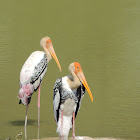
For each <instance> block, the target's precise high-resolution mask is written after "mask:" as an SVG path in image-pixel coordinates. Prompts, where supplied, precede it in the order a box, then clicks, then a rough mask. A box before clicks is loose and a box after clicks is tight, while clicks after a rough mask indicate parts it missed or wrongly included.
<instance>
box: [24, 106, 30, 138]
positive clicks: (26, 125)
mask: <svg viewBox="0 0 140 140" xmlns="http://www.w3.org/2000/svg"><path fill="white" fill-rule="evenodd" d="M28 107H29V104H28V105H27V106H26V116H25V140H26V139H27V131H26V126H27V113H28Z"/></svg>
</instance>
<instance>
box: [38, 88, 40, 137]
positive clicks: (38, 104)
mask: <svg viewBox="0 0 140 140" xmlns="http://www.w3.org/2000/svg"><path fill="white" fill-rule="evenodd" d="M37 107H38V134H37V138H38V139H39V126H40V86H39V89H38V103H37Z"/></svg>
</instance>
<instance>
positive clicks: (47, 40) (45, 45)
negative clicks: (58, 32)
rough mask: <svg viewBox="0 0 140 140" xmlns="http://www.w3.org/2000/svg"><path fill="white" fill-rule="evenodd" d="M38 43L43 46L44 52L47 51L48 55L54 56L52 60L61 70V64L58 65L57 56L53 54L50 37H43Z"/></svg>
mask: <svg viewBox="0 0 140 140" xmlns="http://www.w3.org/2000/svg"><path fill="white" fill-rule="evenodd" d="M40 45H41V46H42V47H43V48H44V50H45V51H46V52H48V53H49V55H50V56H52V57H53V58H54V60H55V61H56V63H57V65H58V67H59V69H60V71H61V66H60V63H59V61H58V58H57V56H56V54H55V51H54V48H53V45H52V41H51V39H50V38H49V37H48V36H46V37H43V38H42V39H41V41H40Z"/></svg>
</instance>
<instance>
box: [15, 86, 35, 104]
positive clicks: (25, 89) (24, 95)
mask: <svg viewBox="0 0 140 140" xmlns="http://www.w3.org/2000/svg"><path fill="white" fill-rule="evenodd" d="M33 92H34V87H33V85H32V84H30V83H29V84H24V85H21V88H20V90H19V94H18V98H19V99H20V100H21V102H22V103H23V104H24V105H28V104H29V101H28V99H29V98H30V97H31V96H32V93H33Z"/></svg>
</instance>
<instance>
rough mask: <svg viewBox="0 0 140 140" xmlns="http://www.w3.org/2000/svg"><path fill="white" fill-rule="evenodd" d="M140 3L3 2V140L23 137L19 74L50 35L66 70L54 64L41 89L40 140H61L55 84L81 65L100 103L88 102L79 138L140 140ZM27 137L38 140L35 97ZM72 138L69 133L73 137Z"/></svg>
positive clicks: (79, 0) (0, 106) (0, 130)
mask: <svg viewBox="0 0 140 140" xmlns="http://www.w3.org/2000/svg"><path fill="white" fill-rule="evenodd" d="M139 29H140V1H139V0H123V1H122V0H117V1H113V0H106V1H104V0H100V1H98V0H88V1H84V0H77V1H73V0H72V1H67V2H66V1H64V0H62V1H36V2H35V1H30V2H29V1H28V2H23V1H22V2H21V1H15V0H13V1H8V2H7V1H5V2H4V1H3V2H1V4H0V74H1V76H0V78H1V79H0V88H1V93H0V95H1V96H0V126H1V127H0V139H6V138H7V137H9V136H10V137H11V138H12V139H14V138H15V136H16V135H17V134H19V133H20V132H23V133H24V118H25V113H26V112H25V110H26V108H25V106H23V105H18V99H17V97H16V96H17V94H18V90H19V73H20V70H21V67H22V65H23V64H24V62H25V60H26V59H27V57H28V56H29V55H30V54H31V52H33V51H35V50H42V49H41V47H40V39H41V38H42V37H44V36H46V35H47V36H49V37H50V38H51V39H52V41H53V45H54V49H55V52H56V54H57V56H58V58H59V61H60V63H61V66H62V73H60V72H59V69H58V67H57V65H56V64H55V62H54V60H52V61H51V62H50V63H49V68H48V71H47V74H46V76H45V78H44V80H43V83H42V86H41V110H40V112H41V114H40V115H41V124H40V125H41V126H40V137H41V138H43V137H50V136H57V134H56V124H55V121H54V116H53V104H52V99H53V90H52V89H53V85H54V82H55V80H56V79H57V78H58V77H62V76H64V75H67V74H69V72H68V65H69V64H70V63H71V62H74V61H78V62H79V63H80V64H81V65H82V68H83V71H84V74H85V76H86V79H87V81H88V83H89V86H90V88H91V91H92V93H93V96H94V102H93V103H91V101H90V98H89V96H88V94H86V95H85V97H84V99H83V102H82V107H81V109H80V112H79V114H78V117H77V118H76V135H87V136H91V137H120V138H129V139H140V121H139V120H140V110H139V106H140V94H139V91H140V86H139V83H140V78H139V77H140V74H139V68H140V65H139V61H140V57H139V53H140V47H139V46H140V39H139V38H140V30H139ZM27 135H28V138H29V139H32V138H37V92H36V93H34V95H33V97H32V101H31V104H30V106H29V114H28V127H27ZM70 136H71V133H70Z"/></svg>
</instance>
